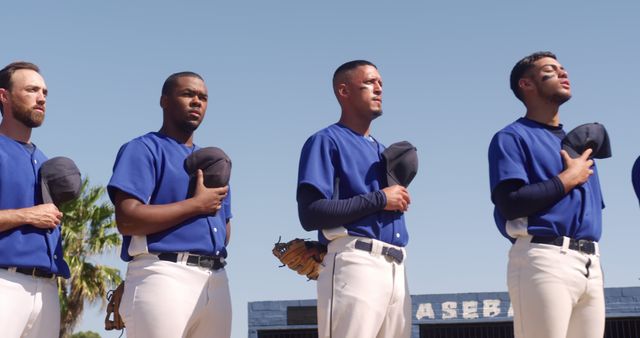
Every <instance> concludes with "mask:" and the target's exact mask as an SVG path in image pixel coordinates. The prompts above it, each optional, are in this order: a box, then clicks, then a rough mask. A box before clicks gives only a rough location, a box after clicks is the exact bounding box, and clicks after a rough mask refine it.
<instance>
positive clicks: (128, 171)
mask: <svg viewBox="0 0 640 338" xmlns="http://www.w3.org/2000/svg"><path fill="white" fill-rule="evenodd" d="M154 163H155V162H154V160H153V156H152V153H151V151H150V149H149V148H148V147H147V146H146V145H145V144H144V143H142V142H141V141H139V140H133V141H131V142H129V143H127V144H125V145H123V146H122V147H121V148H120V151H119V152H118V156H117V157H116V162H115V164H114V165H113V175H112V176H111V180H110V181H109V185H108V187H107V188H108V191H109V197H110V198H111V201H112V202H115V200H114V198H115V189H118V190H121V191H123V192H126V193H128V194H130V195H132V196H133V197H135V198H137V199H139V200H140V201H141V202H142V203H145V204H147V203H149V200H150V199H151V196H152V194H153V192H154V190H155V186H156V184H155V183H156V170H155V165H154Z"/></svg>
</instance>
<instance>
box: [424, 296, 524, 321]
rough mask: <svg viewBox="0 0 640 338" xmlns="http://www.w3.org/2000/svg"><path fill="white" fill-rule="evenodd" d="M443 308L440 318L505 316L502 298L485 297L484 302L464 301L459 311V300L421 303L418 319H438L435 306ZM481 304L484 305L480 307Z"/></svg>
mask: <svg viewBox="0 0 640 338" xmlns="http://www.w3.org/2000/svg"><path fill="white" fill-rule="evenodd" d="M438 305H439V306H440V307H441V308H442V314H440V313H438V316H442V317H441V318H440V319H458V318H460V317H462V318H463V319H471V320H472V319H478V318H480V317H482V318H493V317H500V316H501V315H502V316H504V315H503V314H502V313H503V312H502V310H501V308H500V305H502V302H501V300H500V299H483V300H482V304H480V301H475V300H469V301H463V302H462V304H461V308H460V311H459V312H458V302H453V301H449V302H442V303H440V304H438V303H435V304H432V303H421V304H419V305H418V309H417V310H416V319H418V320H421V319H438V318H436V311H434V310H433V308H434V306H435V307H438ZM479 306H482V308H481V309H480V308H479ZM507 317H513V306H512V304H511V303H509V310H508V311H507Z"/></svg>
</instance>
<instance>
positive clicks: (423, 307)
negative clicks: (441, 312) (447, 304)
mask: <svg viewBox="0 0 640 338" xmlns="http://www.w3.org/2000/svg"><path fill="white" fill-rule="evenodd" d="M425 317H426V318H429V319H436V314H435V313H434V312H433V306H431V303H422V304H420V305H418V311H416V319H418V320H420V319H422V318H425Z"/></svg>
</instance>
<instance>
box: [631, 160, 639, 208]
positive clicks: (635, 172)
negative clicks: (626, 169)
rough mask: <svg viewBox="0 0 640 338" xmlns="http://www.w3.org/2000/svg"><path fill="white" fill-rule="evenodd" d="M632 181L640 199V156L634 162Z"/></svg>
mask: <svg viewBox="0 0 640 338" xmlns="http://www.w3.org/2000/svg"><path fill="white" fill-rule="evenodd" d="M631 182H632V183H633V190H635V192H636V196H638V200H640V157H638V159H637V160H636V162H635V163H634V164H633V169H632V170H631Z"/></svg>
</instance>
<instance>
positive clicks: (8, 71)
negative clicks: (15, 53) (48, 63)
mask: <svg viewBox="0 0 640 338" xmlns="http://www.w3.org/2000/svg"><path fill="white" fill-rule="evenodd" d="M20 69H30V70H33V71H35V72H36V73H40V68H39V67H38V66H36V65H35V64H33V63H31V62H26V61H17V62H12V63H10V64H8V65H7V66H6V67H4V68H2V70H0V88H3V89H6V90H11V85H12V83H11V77H13V73H15V72H16V71H18V70H20ZM0 113H2V114H3V115H4V108H3V107H2V102H0Z"/></svg>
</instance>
